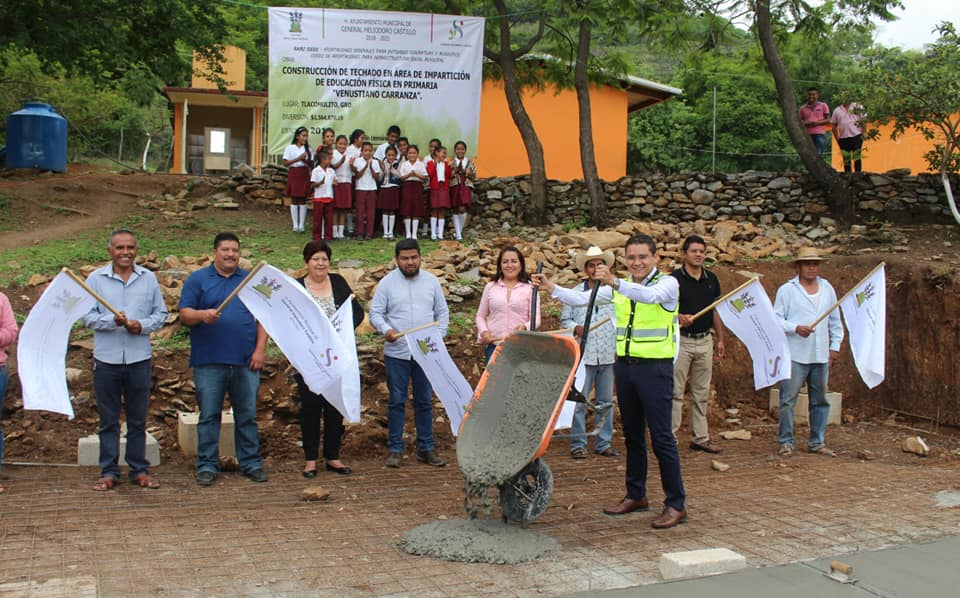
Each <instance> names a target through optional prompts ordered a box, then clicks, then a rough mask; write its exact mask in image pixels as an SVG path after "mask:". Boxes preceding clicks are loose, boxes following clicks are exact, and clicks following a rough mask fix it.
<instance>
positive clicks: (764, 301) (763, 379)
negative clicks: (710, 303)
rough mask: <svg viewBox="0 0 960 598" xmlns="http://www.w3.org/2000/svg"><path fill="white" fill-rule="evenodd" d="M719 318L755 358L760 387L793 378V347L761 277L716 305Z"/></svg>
mask: <svg viewBox="0 0 960 598" xmlns="http://www.w3.org/2000/svg"><path fill="white" fill-rule="evenodd" d="M716 309H717V313H719V314H720V319H722V320H723V323H724V324H725V325H726V326H727V328H729V329H730V330H731V331H733V333H734V334H735V335H737V338H739V339H740V340H741V341H742V342H743V344H744V345H746V346H747V350H748V351H749V352H750V357H751V358H752V359H753V385H754V388H756V389H757V390H759V389H761V388H765V387H767V386H770V385H771V384H774V383H776V382H778V381H780V380H783V379H785V378H789V377H790V348H789V347H788V346H787V336H786V334H784V332H783V327H782V326H781V325H780V319H779V318H777V315H776V314H775V313H774V311H773V305H771V303H770V298H769V297H767V293H766V291H764V290H763V285H761V284H760V281H759V280H754V281H753V282H752V283H750V284H748V285H747V286H745V287H744V288H743V289H742V290H741V291H740V292H738V293H736V294H734V295H733V296H732V297H729V298H727V299H726V300H725V301H723V302H722V303H720V305H718V306H717V307H716Z"/></svg>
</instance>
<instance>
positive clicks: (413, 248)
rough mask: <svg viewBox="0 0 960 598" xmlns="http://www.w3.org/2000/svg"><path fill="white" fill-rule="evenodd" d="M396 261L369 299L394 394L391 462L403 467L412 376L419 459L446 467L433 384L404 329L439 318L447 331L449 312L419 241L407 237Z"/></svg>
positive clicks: (389, 424) (443, 331)
mask: <svg viewBox="0 0 960 598" xmlns="http://www.w3.org/2000/svg"><path fill="white" fill-rule="evenodd" d="M394 259H395V260H396V262H397V267H396V268H394V270H393V271H391V272H390V273H389V274H387V275H386V276H384V277H383V279H382V280H381V281H380V284H379V285H377V290H376V291H375V292H374V294H373V300H372V301H371V302H370V324H371V325H372V326H373V327H374V328H376V329H377V332H379V333H380V334H382V335H383V338H384V340H385V341H386V342H385V343H384V345H383V365H384V368H385V369H386V373H387V388H388V389H389V391H390V398H389V401H388V403H387V431H388V434H389V450H390V454H389V456H387V461H386V466H387V467H400V460H401V459H402V457H403V423H404V418H405V405H406V402H407V389H408V388H409V386H410V382H411V380H412V382H413V411H414V421H415V423H416V428H417V461H420V462H422V463H427V464H429V465H433V466H434V467H442V466H444V465H446V464H447V462H446V461H444V460H443V459H441V458H440V456H439V455H437V452H436V448H435V444H434V439H433V409H432V405H433V403H432V398H433V388H432V387H431V386H430V381H429V380H428V379H427V376H426V374H424V373H423V370H422V369H421V368H420V366H419V365H417V362H415V361H414V360H413V357H412V356H411V355H410V350H409V349H408V348H407V341H405V340H404V339H403V338H402V337H401V333H402V332H404V331H406V330H410V329H411V328H415V327H417V326H422V325H424V324H429V323H430V322H433V321H436V322H438V323H439V328H440V334H441V335H443V336H446V334H447V326H448V325H449V324H450V312H449V310H448V308H447V300H446V299H445V298H444V296H443V289H441V288H440V282H439V281H438V280H437V277H436V276H434V275H433V274H431V273H429V272H425V271H422V270H420V245H419V244H418V243H417V240H416V239H402V240H401V241H399V242H398V243H397V245H396V248H395V250H394Z"/></svg>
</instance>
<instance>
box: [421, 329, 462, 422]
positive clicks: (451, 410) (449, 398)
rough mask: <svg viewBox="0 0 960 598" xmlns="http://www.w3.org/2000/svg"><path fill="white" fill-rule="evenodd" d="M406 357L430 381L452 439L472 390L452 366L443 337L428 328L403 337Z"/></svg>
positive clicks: (455, 367)
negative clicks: (445, 417)
mask: <svg viewBox="0 0 960 598" xmlns="http://www.w3.org/2000/svg"><path fill="white" fill-rule="evenodd" d="M404 338H405V339H407V346H408V347H409V348H410V355H411V356H412V357H413V359H414V361H416V362H417V365H419V366H420V369H422V370H423V373H424V374H426V375H427V379H428V380H430V386H432V387H433V392H435V393H437V396H438V397H440V403H442V404H443V408H444V410H446V412H447V418H448V419H449V420H450V430H451V431H452V432H453V435H454V436H456V435H457V433H458V432H459V431H460V420H461V419H463V412H464V411H466V410H467V405H468V404H469V403H470V398H471V397H472V396H473V389H472V388H470V383H469V382H467V379H466V378H464V377H463V374H462V373H460V370H459V369H457V364H455V363H453V359H451V358H450V354H449V353H447V347H446V345H444V344H443V336H441V335H440V330H439V329H438V328H437V327H436V326H429V327H427V328H424V329H423V330H417V331H415V332H410V333H407V334H405V335H404Z"/></svg>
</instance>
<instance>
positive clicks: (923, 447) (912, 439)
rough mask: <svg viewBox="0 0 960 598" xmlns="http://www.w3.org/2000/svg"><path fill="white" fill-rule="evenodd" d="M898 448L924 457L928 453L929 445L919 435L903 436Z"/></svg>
mask: <svg viewBox="0 0 960 598" xmlns="http://www.w3.org/2000/svg"><path fill="white" fill-rule="evenodd" d="M900 448H901V449H902V450H903V452H905V453H913V454H915V455H920V456H921V457H926V456H927V455H929V454H930V446H929V445H928V444H927V443H926V442H925V441H924V440H923V438H920V437H919V436H909V437H907V438H905V439H904V440H903V444H902V445H901V446H900Z"/></svg>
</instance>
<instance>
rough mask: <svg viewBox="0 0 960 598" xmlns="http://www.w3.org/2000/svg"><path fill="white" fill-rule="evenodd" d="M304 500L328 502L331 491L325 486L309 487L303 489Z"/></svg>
mask: <svg viewBox="0 0 960 598" xmlns="http://www.w3.org/2000/svg"><path fill="white" fill-rule="evenodd" d="M302 498H303V500H305V501H308V502H309V501H313V500H327V499H328V498H330V491H329V490H327V489H326V488H324V487H323V486H308V487H307V488H304V489H303V494H302Z"/></svg>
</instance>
